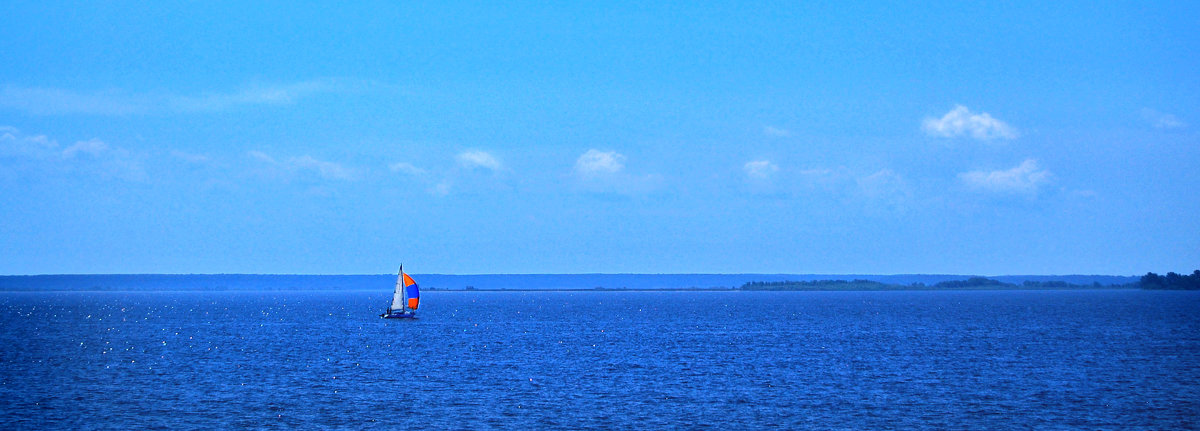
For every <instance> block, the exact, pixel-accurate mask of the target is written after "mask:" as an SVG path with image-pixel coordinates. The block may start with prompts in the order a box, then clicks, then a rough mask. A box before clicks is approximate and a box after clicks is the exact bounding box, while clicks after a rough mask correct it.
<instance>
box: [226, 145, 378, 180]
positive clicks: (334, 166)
mask: <svg viewBox="0 0 1200 431" xmlns="http://www.w3.org/2000/svg"><path fill="white" fill-rule="evenodd" d="M246 154H247V155H249V156H250V157H251V158H254V159H256V160H258V161H260V162H263V163H265V164H267V165H270V166H272V167H274V168H278V169H282V170H284V171H286V172H303V171H307V172H312V173H315V174H317V175H318V176H320V177H321V178H325V179H332V180H353V179H357V178H358V171H357V170H355V169H351V168H348V167H346V166H343V165H341V164H339V163H335V162H329V161H324V160H318V159H315V158H313V157H312V156H308V155H304V156H299V157H290V158H288V159H286V160H283V161H277V160H276V159H275V158H274V157H271V156H270V155H269V154H267V153H264V152H262V151H249V152H247V153H246Z"/></svg>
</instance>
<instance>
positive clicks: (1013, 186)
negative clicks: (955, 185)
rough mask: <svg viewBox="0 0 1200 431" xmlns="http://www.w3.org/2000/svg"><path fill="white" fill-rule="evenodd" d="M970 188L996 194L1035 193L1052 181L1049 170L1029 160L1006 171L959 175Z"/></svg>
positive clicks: (974, 172)
mask: <svg viewBox="0 0 1200 431" xmlns="http://www.w3.org/2000/svg"><path fill="white" fill-rule="evenodd" d="M958 178H959V180H961V181H962V182H963V183H964V184H966V185H967V186H968V187H970V188H972V189H975V190H979V191H987V192H995V193H1035V192H1037V191H1038V189H1039V188H1040V187H1041V186H1042V185H1043V184H1046V183H1048V182H1049V181H1050V178H1051V174H1050V171H1049V170H1046V169H1042V168H1040V167H1039V166H1038V163H1037V160H1034V159H1027V160H1025V161H1024V162H1021V164H1019V165H1017V166H1015V167H1013V168H1011V169H1005V170H995V171H970V172H963V173H961V174H958Z"/></svg>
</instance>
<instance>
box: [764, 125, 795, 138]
mask: <svg viewBox="0 0 1200 431" xmlns="http://www.w3.org/2000/svg"><path fill="white" fill-rule="evenodd" d="M763 134H764V135H767V136H772V137H776V138H786V137H788V136H792V131H791V130H788V129H782V128H778V127H773V126H765V127H763Z"/></svg>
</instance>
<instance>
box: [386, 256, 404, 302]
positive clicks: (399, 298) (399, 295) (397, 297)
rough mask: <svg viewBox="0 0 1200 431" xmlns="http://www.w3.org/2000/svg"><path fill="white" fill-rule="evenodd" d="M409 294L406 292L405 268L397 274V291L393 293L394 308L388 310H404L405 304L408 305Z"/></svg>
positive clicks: (401, 268)
mask: <svg viewBox="0 0 1200 431" xmlns="http://www.w3.org/2000/svg"><path fill="white" fill-rule="evenodd" d="M407 296H408V295H407V294H406V293H405V292H404V267H403V266H401V267H400V272H399V273H397V274H396V290H395V291H394V292H392V306H391V307H388V310H403V309H404V307H405V304H407V303H408V298H407Z"/></svg>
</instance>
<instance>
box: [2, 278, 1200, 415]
mask: <svg viewBox="0 0 1200 431" xmlns="http://www.w3.org/2000/svg"><path fill="white" fill-rule="evenodd" d="M389 295H390V292H383V291H323V292H311V291H310V292H304V291H292V292H173V293H172V292H137V293H120V292H62V293H21V292H8V293H0V343H2V344H0V346H3V349H0V428H3V429H64V428H82V429H92V428H109V429H153V428H158V429H181V428H182V429H188V428H202V429H212V428H224V429H229V428H302V429H311V428H341V429H363V428H375V429H391V428H399V427H406V428H408V427H419V428H428V429H460V428H468V429H479V428H506V429H526V428H552V429H553V428H599V429H614V428H615V429H642V428H688V429H692V428H721V429H729V428H734V429H763V428H777V427H783V428H791V429H797V428H817V429H863V428H875V429H878V428H905V429H908V428H927V429H997V428H1017V429H1029V428H1038V429H1044V428H1064V427H1066V428H1089V429H1095V428H1135V429H1145V428H1194V427H1196V426H1198V425H1200V421H1198V420H1197V418H1198V417H1200V313H1198V312H1200V292H1148V291H1137V290H1110V291H1104V290H1099V291H968V292H945V291H915V292H914V291H905V292H427V293H426V294H425V295H423V297H422V300H423V301H424V302H423V303H422V304H423V306H422V309H421V318H420V319H418V320H415V321H391V320H382V319H379V318H378V317H377V315H378V313H380V312H381V311H382V309H383V308H384V307H385V305H386V302H387V301H388V297H389Z"/></svg>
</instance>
